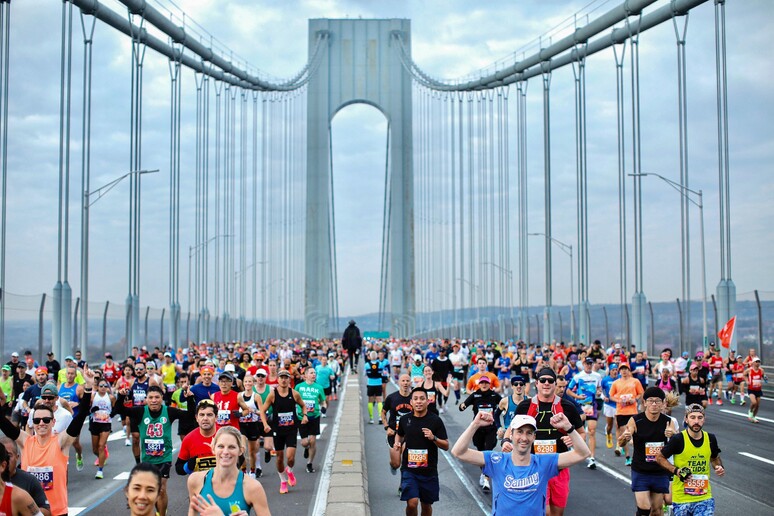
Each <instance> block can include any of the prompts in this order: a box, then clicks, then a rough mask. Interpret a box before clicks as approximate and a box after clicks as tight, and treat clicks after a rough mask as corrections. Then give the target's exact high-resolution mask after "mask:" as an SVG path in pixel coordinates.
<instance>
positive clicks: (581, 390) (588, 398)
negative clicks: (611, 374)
mask: <svg viewBox="0 0 774 516" xmlns="http://www.w3.org/2000/svg"><path fill="white" fill-rule="evenodd" d="M600 385H602V377H601V376H600V375H599V373H595V372H594V371H592V372H590V373H587V372H586V371H581V372H579V373H577V374H575V376H573V377H572V381H570V384H569V385H568V386H567V388H568V389H570V390H575V388H576V387H577V390H576V391H575V392H577V393H578V394H580V395H582V396H584V399H583V400H582V401H581V404H584V405H587V404H589V403H594V399H595V398H596V396H597V388H598V387H599V386H600Z"/></svg>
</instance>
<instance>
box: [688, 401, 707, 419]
mask: <svg viewBox="0 0 774 516" xmlns="http://www.w3.org/2000/svg"><path fill="white" fill-rule="evenodd" d="M693 412H699V413H700V414H704V407H702V406H701V404H699V403H691V404H690V405H688V406H687V407H685V415H686V416H687V415H688V414H692V413H693Z"/></svg>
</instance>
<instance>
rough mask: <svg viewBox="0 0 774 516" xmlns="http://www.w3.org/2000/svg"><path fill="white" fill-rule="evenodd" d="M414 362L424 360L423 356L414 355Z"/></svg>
mask: <svg viewBox="0 0 774 516" xmlns="http://www.w3.org/2000/svg"><path fill="white" fill-rule="evenodd" d="M414 360H422V355H414Z"/></svg>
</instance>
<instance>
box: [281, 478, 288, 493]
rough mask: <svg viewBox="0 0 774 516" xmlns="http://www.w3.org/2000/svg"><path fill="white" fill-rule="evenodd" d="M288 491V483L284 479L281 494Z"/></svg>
mask: <svg viewBox="0 0 774 516" xmlns="http://www.w3.org/2000/svg"><path fill="white" fill-rule="evenodd" d="M287 492H288V483H287V482H285V481H284V480H283V481H282V482H280V494H287Z"/></svg>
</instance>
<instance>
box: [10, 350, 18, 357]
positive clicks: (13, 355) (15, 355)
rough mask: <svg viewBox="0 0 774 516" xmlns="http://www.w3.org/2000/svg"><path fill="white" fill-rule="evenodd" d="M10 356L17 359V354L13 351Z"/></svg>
mask: <svg viewBox="0 0 774 516" xmlns="http://www.w3.org/2000/svg"><path fill="white" fill-rule="evenodd" d="M11 356H12V357H16V358H19V354H18V353H17V352H16V351H14V352H13V353H11Z"/></svg>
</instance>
